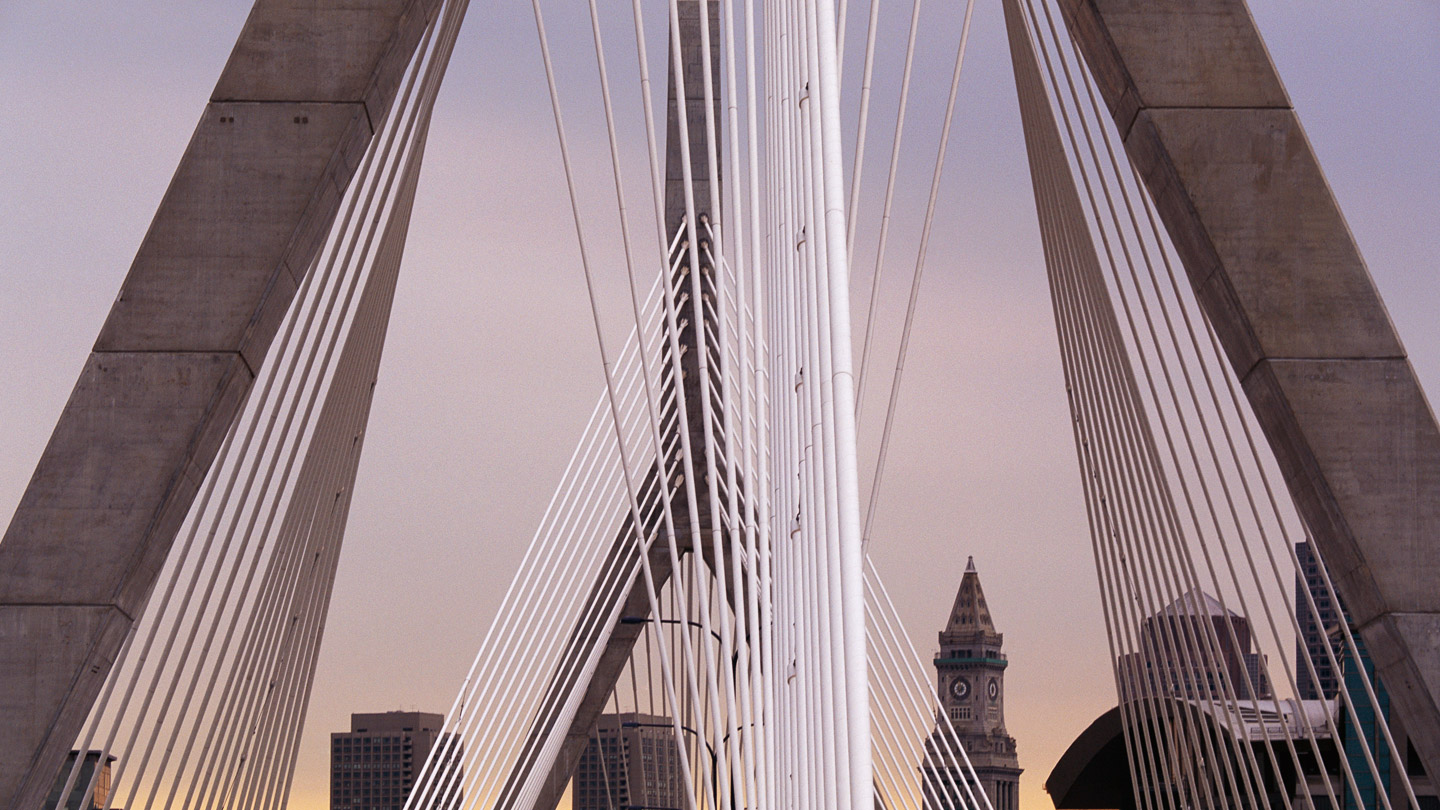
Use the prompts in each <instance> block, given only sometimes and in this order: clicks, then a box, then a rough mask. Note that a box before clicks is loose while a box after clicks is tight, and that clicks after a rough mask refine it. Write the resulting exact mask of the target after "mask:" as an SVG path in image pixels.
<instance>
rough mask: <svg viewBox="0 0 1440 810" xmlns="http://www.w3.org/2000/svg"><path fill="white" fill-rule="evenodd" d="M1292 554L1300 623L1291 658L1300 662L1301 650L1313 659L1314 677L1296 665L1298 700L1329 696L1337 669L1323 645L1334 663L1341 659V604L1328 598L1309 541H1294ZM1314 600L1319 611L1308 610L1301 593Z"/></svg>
mask: <svg viewBox="0 0 1440 810" xmlns="http://www.w3.org/2000/svg"><path fill="white" fill-rule="evenodd" d="M1295 557H1296V558H1297V559H1298V560H1299V562H1300V567H1299V568H1298V569H1297V570H1296V571H1295V619H1296V621H1297V622H1299V624H1300V635H1299V637H1297V638H1296V639H1295V660H1296V661H1297V662H1303V661H1304V660H1305V654H1306V653H1309V655H1310V660H1311V661H1313V662H1315V675H1316V677H1315V678H1312V677H1310V669H1309V667H1306V666H1304V665H1303V664H1301V665H1299V666H1297V667H1296V671H1295V678H1296V685H1297V686H1298V687H1299V688H1300V699H1301V700H1319V699H1321V698H1332V697H1335V695H1336V694H1337V693H1338V692H1339V691H1340V680H1341V678H1340V673H1339V672H1336V671H1335V669H1334V668H1333V667H1331V666H1330V656H1329V655H1327V654H1326V648H1327V647H1328V648H1330V651H1331V652H1333V653H1334V654H1335V661H1336V663H1339V662H1342V661H1344V660H1345V644H1344V641H1343V639H1342V638H1341V637H1340V636H1339V635H1338V634H1332V631H1335V630H1338V629H1339V625H1340V620H1341V615H1342V611H1341V607H1340V606H1339V605H1337V604H1335V602H1334V601H1333V600H1332V599H1331V598H1330V589H1329V588H1326V587H1325V572H1323V571H1321V570H1320V557H1319V555H1317V554H1316V553H1315V550H1314V548H1313V547H1312V546H1311V545H1310V541H1308V540H1305V541H1301V542H1299V543H1296V544H1295ZM1306 593H1309V594H1310V597H1311V598H1313V599H1314V600H1315V607H1316V609H1317V610H1318V613H1319V615H1318V616H1317V615H1316V614H1315V613H1312V612H1311V611H1310V606H1309V604H1308V603H1307V602H1306V599H1305V595H1306Z"/></svg>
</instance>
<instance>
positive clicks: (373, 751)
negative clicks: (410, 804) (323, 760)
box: [330, 712, 464, 810]
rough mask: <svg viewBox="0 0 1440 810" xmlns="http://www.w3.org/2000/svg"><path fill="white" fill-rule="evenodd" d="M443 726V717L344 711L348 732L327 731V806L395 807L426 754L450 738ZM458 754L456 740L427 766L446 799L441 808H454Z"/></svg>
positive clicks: (356, 809)
mask: <svg viewBox="0 0 1440 810" xmlns="http://www.w3.org/2000/svg"><path fill="white" fill-rule="evenodd" d="M444 725H445V717H444V716H443V715H439V714H427V713H425V712H381V713H378V714H352V715H350V730H349V731H339V732H335V733H333V734H331V735H330V809H331V810H401V808H403V807H404V806H405V799H406V797H407V796H409V795H410V789H411V788H412V787H414V786H415V780H416V779H417V778H419V776H420V769H421V768H422V767H424V765H425V760H426V759H427V758H428V757H429V756H430V752H431V751H432V750H434V749H435V748H437V747H440V746H441V745H442V743H443V742H444V741H446V740H448V739H450V738H451V737H453V736H454V735H451V734H447V733H445V732H444ZM463 755H464V752H463V750H462V748H461V746H460V744H459V741H458V740H457V741H455V742H454V743H452V744H451V745H449V746H447V747H446V753H445V754H444V757H445V759H444V760H443V761H442V762H440V763H438V764H437V765H433V766H431V767H432V768H433V769H434V770H435V772H436V773H437V774H438V775H439V778H440V781H438V782H436V784H437V786H440V787H441V788H447V789H446V790H445V795H447V796H450V797H451V798H450V799H449V800H448V801H445V802H444V804H442V805H441V806H442V807H459V806H460V799H461V796H460V789H459V785H458V783H459V782H460V779H461V765H460V762H461V758H462V757H463Z"/></svg>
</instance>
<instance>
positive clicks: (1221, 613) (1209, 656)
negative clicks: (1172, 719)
mask: <svg viewBox="0 0 1440 810" xmlns="http://www.w3.org/2000/svg"><path fill="white" fill-rule="evenodd" d="M1217 653H1218V660H1217V656H1216V654H1217ZM1119 664H1120V696H1121V699H1122V700H1131V699H1133V698H1135V697H1142V696H1163V697H1176V698H1188V699H1190V700H1213V699H1220V698H1222V697H1227V696H1229V695H1232V694H1233V695H1234V697H1235V698H1236V699H1237V700H1265V699H1267V698H1269V697H1270V680H1269V678H1267V677H1266V675H1265V659H1264V656H1262V655H1261V654H1260V653H1259V652H1256V651H1255V649H1254V647H1253V643H1252V640H1251V634H1250V621H1249V620H1248V619H1246V618H1245V617H1244V616H1241V615H1240V614H1238V613H1236V612H1235V611H1233V610H1228V609H1226V608H1225V606H1224V605H1222V604H1220V601H1219V600H1218V599H1216V598H1215V597H1213V596H1211V595H1210V594H1208V593H1205V592H1203V591H1190V592H1189V593H1187V594H1185V595H1184V596H1181V597H1180V598H1179V599H1176V600H1175V601H1174V602H1171V603H1170V604H1169V605H1166V606H1165V607H1164V608H1162V609H1161V610H1160V611H1159V612H1157V613H1156V614H1155V615H1153V616H1149V617H1147V618H1146V619H1145V621H1143V622H1142V623H1141V626H1140V649H1139V651H1137V652H1132V653H1127V654H1126V655H1123V656H1121V658H1120V662H1119Z"/></svg>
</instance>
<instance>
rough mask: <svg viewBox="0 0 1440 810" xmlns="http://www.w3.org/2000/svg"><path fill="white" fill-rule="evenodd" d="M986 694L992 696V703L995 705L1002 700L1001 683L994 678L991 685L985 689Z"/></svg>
mask: <svg viewBox="0 0 1440 810" xmlns="http://www.w3.org/2000/svg"><path fill="white" fill-rule="evenodd" d="M985 694H987V695H989V696H990V702H991V703H994V702H995V701H997V700H999V699H1000V682H999V681H997V680H995V679H994V678H991V679H990V683H989V685H987V686H986V687H985Z"/></svg>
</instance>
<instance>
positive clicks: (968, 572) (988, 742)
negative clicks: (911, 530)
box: [921, 557, 1021, 810]
mask: <svg viewBox="0 0 1440 810" xmlns="http://www.w3.org/2000/svg"><path fill="white" fill-rule="evenodd" d="M1003 642H1004V636H1003V635H1002V634H1000V633H997V632H996V631H995V624H994V622H992V621H991V619H990V608H989V606H987V605H986V604H985V592H984V591H983V590H981V589H980V575H979V573H977V572H976V570H975V558H974V557H971V558H970V560H969V562H968V563H967V564H966V566H965V575H964V576H963V577H961V579H960V590H959V592H958V593H956V594H955V604H954V606H953V607H951V609H950V616H949V618H948V620H947V621H946V624H945V629H944V630H942V631H940V652H939V654H938V655H937V656H936V657H935V675H936V687H937V688H938V690H939V698H940V711H939V713H938V714H937V715H936V718H935V722H936V731H935V734H932V735H931V737H930V739H928V740H926V743H925V752H926V753H925V762H924V764H923V765H922V766H921V772H922V774H923V776H924V780H923V781H924V793H925V808H926V810H958V809H959V808H963V807H968V806H971V801H970V799H969V793H968V791H967V790H966V788H965V783H966V782H970V789H971V790H974V789H976V787H977V786H976V785H975V784H974V782H973V781H970V780H969V779H967V778H965V769H964V767H963V763H964V761H963V760H959V761H957V759H958V752H954V753H952V752H950V750H949V748H948V746H947V745H946V744H945V743H944V741H943V740H942V739H941V737H940V736H939V735H940V734H941V732H942V731H944V730H945V729H946V724H947V722H948V724H949V725H951V726H953V727H954V728H955V734H956V736H958V737H959V738H960V744H961V745H963V746H964V748H965V753H966V754H968V755H969V757H970V762H971V764H972V765H973V766H974V768H975V775H976V777H978V778H979V780H980V784H979V785H978V788H979V789H982V790H984V791H985V793H986V794H987V795H988V796H989V797H990V803H991V805H993V806H994V808H995V810H1017V808H1018V806H1019V786H1020V770H1021V769H1020V763H1019V760H1018V759H1017V758H1016V756H1015V738H1014V737H1011V736H1010V735H1009V734H1008V733H1007V732H1006V731H1005V668H1006V666H1008V665H1009V661H1007V660H1006V658H1005V653H1003V652H1001V649H1000V648H1001V645H1002V643H1003ZM977 798H978V797H977Z"/></svg>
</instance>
